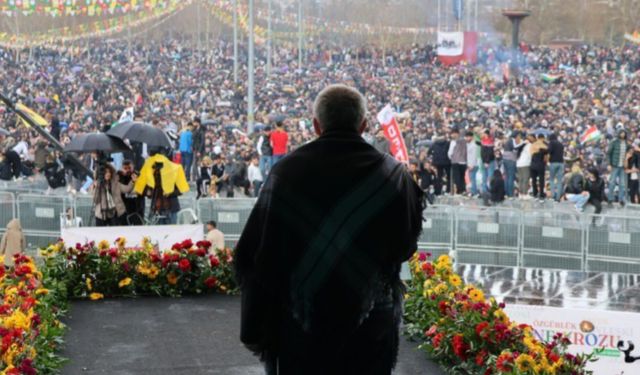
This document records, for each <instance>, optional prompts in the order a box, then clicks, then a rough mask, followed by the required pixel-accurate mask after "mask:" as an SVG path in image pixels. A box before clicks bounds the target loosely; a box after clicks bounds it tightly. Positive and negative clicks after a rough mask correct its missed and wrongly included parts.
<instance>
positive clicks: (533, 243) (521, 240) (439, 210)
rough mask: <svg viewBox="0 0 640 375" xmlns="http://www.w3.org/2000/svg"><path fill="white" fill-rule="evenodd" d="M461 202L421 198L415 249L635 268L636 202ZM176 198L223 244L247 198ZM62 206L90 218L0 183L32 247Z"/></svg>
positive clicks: (516, 262) (470, 259)
mask: <svg viewBox="0 0 640 375" xmlns="http://www.w3.org/2000/svg"><path fill="white" fill-rule="evenodd" d="M440 202H442V201H440ZM512 202H513V201H512ZM449 203H453V204H455V203H454V202H449ZM465 203H466V204H465V205H443V204H438V205H434V206H429V207H428V208H427V210H426V211H425V212H424V219H423V223H422V228H423V233H422V235H421V236H420V239H419V242H418V249H419V250H421V251H427V252H431V253H432V254H433V256H434V257H437V256H439V255H440V254H447V253H449V254H452V255H453V256H454V257H455V259H456V262H459V263H472V264H483V265H490V266H520V267H535V268H549V269H564V270H578V271H600V272H620V273H636V274H640V215H638V214H637V213H638V212H639V211H640V210H639V209H638V207H635V206H631V207H628V208H626V209H625V210H618V211H614V213H613V214H608V215H592V214H587V213H583V214H578V213H576V212H570V211H566V210H565V209H555V210H554V209H552V208H547V207H546V206H542V207H541V206H540V205H538V206H535V205H531V206H530V207H527V208H524V209H519V208H516V207H514V206H517V205H522V206H527V205H528V204H529V203H528V202H524V203H515V202H514V203H512V207H508V206H509V205H504V206H502V207H483V206H481V205H478V204H476V203H469V202H465ZM180 204H181V207H182V208H183V209H192V210H193V211H194V212H195V213H196V215H197V217H198V220H199V222H200V223H203V224H204V223H206V222H207V221H209V220H215V221H216V222H217V223H218V228H219V229H220V230H221V231H222V232H223V233H225V239H226V241H227V245H228V246H231V247H233V246H235V244H236V243H237V241H238V239H239V238H240V234H241V233H242V230H243V229H244V226H245V224H246V222H247V220H248V218H249V215H250V213H251V210H252V209H253V206H254V204H255V199H225V198H222V199H214V198H204V199H199V200H196V199H195V197H193V196H190V195H187V196H183V197H181V198H180ZM505 206H507V207H505ZM68 209H72V211H73V213H74V216H75V217H79V218H81V219H82V225H83V226H87V225H91V224H93V212H92V198H91V196H82V195H78V196H76V197H75V198H70V197H67V196H47V195H42V194H31V193H18V194H15V193H13V192H7V191H0V232H4V231H5V230H6V226H7V224H8V223H9V221H10V220H11V219H12V218H19V219H20V221H21V224H22V228H23V231H24V234H25V237H26V239H27V244H28V247H29V248H30V249H31V250H32V251H33V250H34V249H36V248H38V247H42V246H46V245H47V244H49V243H51V242H54V241H56V240H57V238H58V237H59V236H60V229H61V225H62V224H61V218H62V217H63V215H64V214H66V213H67V210H68Z"/></svg>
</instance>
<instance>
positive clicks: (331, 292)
mask: <svg viewBox="0 0 640 375" xmlns="http://www.w3.org/2000/svg"><path fill="white" fill-rule="evenodd" d="M422 210H423V193H422V191H421V190H420V188H419V187H418V186H417V185H416V184H415V182H414V181H413V180H412V179H411V177H410V176H409V174H408V173H407V171H406V168H405V167H404V166H403V165H402V164H400V163H398V162H396V161H395V160H394V159H393V158H392V157H390V156H388V155H383V154H381V153H379V152H378V151H376V150H375V149H374V148H373V147H372V146H370V145H369V144H367V143H366V142H365V141H364V140H363V139H362V138H361V137H360V136H359V135H358V134H357V133H355V132H344V131H331V132H327V133H325V134H324V135H322V136H321V137H320V138H319V139H317V140H316V141H314V142H311V143H309V144H307V145H305V146H303V147H301V148H299V149H298V150H296V151H295V152H293V153H292V154H290V155H289V156H287V157H286V158H284V159H283V160H282V161H280V162H279V163H278V164H277V165H276V166H275V167H274V168H273V170H272V171H271V173H270V174H269V178H268V180H267V181H266V183H265V186H264V187H263V190H262V192H261V194H260V197H259V199H258V202H257V204H256V206H255V207H254V209H253V212H252V213H251V216H250V217H249V221H248V223H247V225H246V227H245V229H244V232H243V233H242V236H241V238H240V241H239V242H238V245H237V247H236V255H235V259H236V277H237V280H238V282H239V283H240V285H241V288H242V327H241V340H242V342H243V343H245V345H247V347H249V348H250V349H251V350H253V351H254V352H256V353H257V354H260V355H261V356H262V359H263V360H265V361H266V362H267V367H270V366H271V368H272V373H277V374H283V375H287V374H305V375H313V374H337V375H340V374H356V373H358V374H390V372H391V368H392V367H393V365H394V363H395V358H396V355H397V345H398V324H399V322H400V316H401V306H402V294H403V288H402V283H401V281H400V279H399V271H400V265H401V263H402V262H403V261H405V260H407V259H408V258H410V256H411V255H412V254H413V252H414V251H415V250H416V249H417V240H418V236H419V234H420V231H421V227H422ZM275 363H277V367H278V370H277V371H275V370H273V369H274V368H275V367H276V366H275ZM273 371H275V372H273Z"/></svg>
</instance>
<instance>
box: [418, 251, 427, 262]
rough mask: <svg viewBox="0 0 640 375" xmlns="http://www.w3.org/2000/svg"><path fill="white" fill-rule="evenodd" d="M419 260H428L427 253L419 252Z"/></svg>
mask: <svg viewBox="0 0 640 375" xmlns="http://www.w3.org/2000/svg"><path fill="white" fill-rule="evenodd" d="M418 260H419V261H421V262H424V261H425V260H427V254H425V253H423V252H420V253H418Z"/></svg>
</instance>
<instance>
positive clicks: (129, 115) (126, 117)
mask: <svg viewBox="0 0 640 375" xmlns="http://www.w3.org/2000/svg"><path fill="white" fill-rule="evenodd" d="M126 121H133V107H129V108H126V109H125V110H124V111H122V114H121V115H120V120H118V122H126Z"/></svg>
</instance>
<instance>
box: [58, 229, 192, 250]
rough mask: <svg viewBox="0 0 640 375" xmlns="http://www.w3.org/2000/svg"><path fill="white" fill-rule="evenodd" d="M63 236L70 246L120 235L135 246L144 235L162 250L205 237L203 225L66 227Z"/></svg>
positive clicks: (110, 238) (115, 237) (113, 238)
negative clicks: (185, 241)
mask: <svg viewBox="0 0 640 375" xmlns="http://www.w3.org/2000/svg"><path fill="white" fill-rule="evenodd" d="M61 237H62V239H63V240H64V242H65V244H67V245H68V246H74V245H75V244H77V243H81V244H85V243H87V242H90V241H95V242H99V241H102V240H107V241H109V242H113V241H115V240H116V239H117V238H119V237H124V238H126V239H127V244H129V245H132V246H135V245H139V244H140V243H141V242H142V239H143V238H144V237H149V238H151V241H152V242H154V243H155V242H157V243H158V245H159V246H160V250H168V249H171V246H173V244H175V243H177V242H182V241H184V240H186V239H191V240H192V241H193V242H194V243H195V242H196V241H200V240H202V239H204V228H203V227H202V225H149V226H128V227H80V228H64V229H62V236H61Z"/></svg>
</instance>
